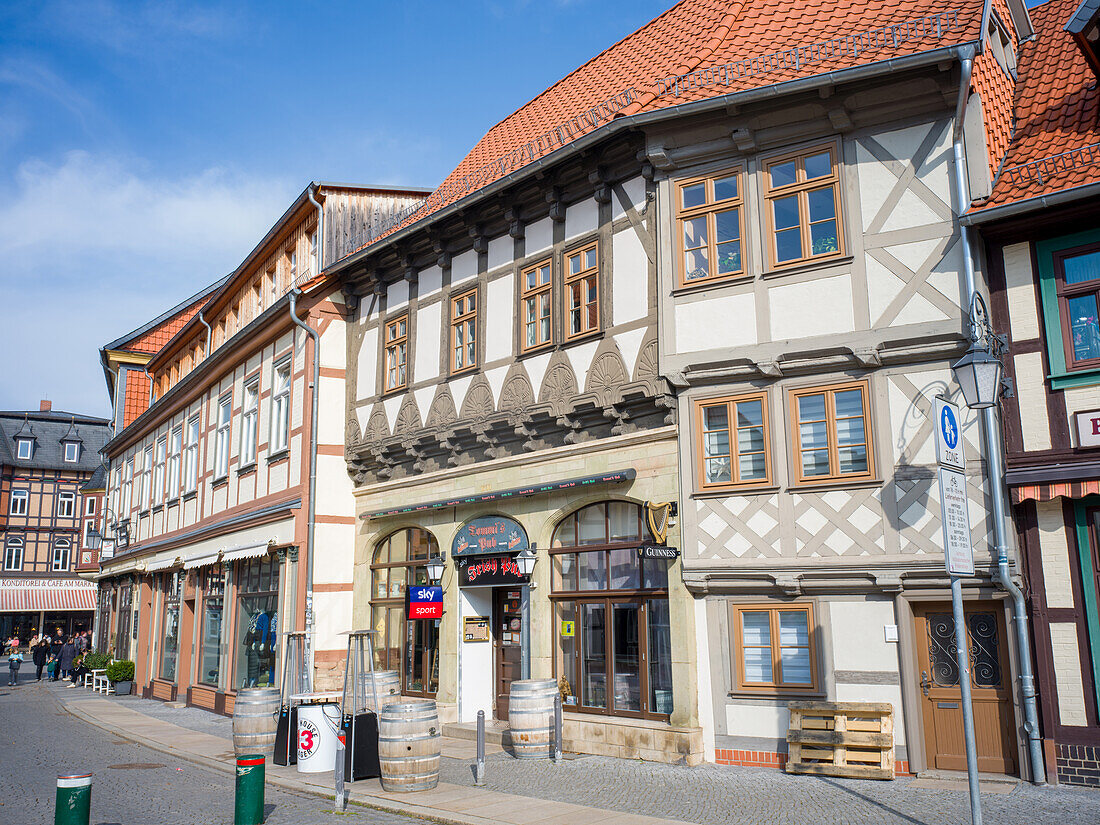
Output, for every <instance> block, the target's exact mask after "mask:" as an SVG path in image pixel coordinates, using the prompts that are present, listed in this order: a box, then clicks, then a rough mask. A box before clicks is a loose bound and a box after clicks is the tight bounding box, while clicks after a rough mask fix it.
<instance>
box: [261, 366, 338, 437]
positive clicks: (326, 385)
mask: <svg viewBox="0 0 1100 825" xmlns="http://www.w3.org/2000/svg"><path fill="white" fill-rule="evenodd" d="M317 400H318V403H317V439H318V443H319V444H340V445H342V444H343V443H344V379H343V378H327V377H325V376H323V375H322V376H321V395H320V397H319V398H318V399H317ZM267 406H270V403H269V404H268V405H267Z"/></svg>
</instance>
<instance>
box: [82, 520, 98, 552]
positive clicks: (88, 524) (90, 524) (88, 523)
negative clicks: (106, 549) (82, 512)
mask: <svg viewBox="0 0 1100 825" xmlns="http://www.w3.org/2000/svg"><path fill="white" fill-rule="evenodd" d="M94 527H95V517H94V516H93V517H91V518H86V519H84V532H83V534H82V535H81V539H80V546H81V547H87V546H88V535H89V534H90V533H91V532H92V530H93V528H94Z"/></svg>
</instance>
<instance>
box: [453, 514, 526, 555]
mask: <svg viewBox="0 0 1100 825" xmlns="http://www.w3.org/2000/svg"><path fill="white" fill-rule="evenodd" d="M527 547H528V544H527V531H526V530H524V529H523V527H522V526H521V525H520V524H519V522H517V521H514V520H512V519H510V518H505V517H504V516H483V517H482V518H475V519H474V520H473V521H470V522H467V523H466V524H464V525H462V527H461V528H460V529H459V531H458V535H457V536H455V538H454V541H453V542H451V555H452V556H453V557H455V558H461V557H462V556H476V555H481V554H488V553H518V552H519V551H520V550H526V549H527Z"/></svg>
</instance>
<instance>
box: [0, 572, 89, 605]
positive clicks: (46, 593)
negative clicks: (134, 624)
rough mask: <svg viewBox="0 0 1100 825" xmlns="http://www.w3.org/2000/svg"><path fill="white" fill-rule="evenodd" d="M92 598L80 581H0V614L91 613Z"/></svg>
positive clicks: (85, 582)
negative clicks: (37, 611)
mask: <svg viewBox="0 0 1100 825" xmlns="http://www.w3.org/2000/svg"><path fill="white" fill-rule="evenodd" d="M95 597H96V585H95V583H94V582H88V581H84V580H83V579H0V611H8V612H13V611H33V610H95Z"/></svg>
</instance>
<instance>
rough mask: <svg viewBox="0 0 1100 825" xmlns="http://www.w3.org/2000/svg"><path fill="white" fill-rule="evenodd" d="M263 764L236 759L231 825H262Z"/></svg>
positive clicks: (258, 759) (255, 758)
mask: <svg viewBox="0 0 1100 825" xmlns="http://www.w3.org/2000/svg"><path fill="white" fill-rule="evenodd" d="M264 762H265V757H264V756H263V754H251V755H249V756H238V757H237V790H236V804H235V806H234V809H233V825H263V821H264ZM85 822H87V820H85Z"/></svg>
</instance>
